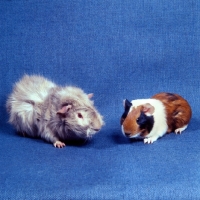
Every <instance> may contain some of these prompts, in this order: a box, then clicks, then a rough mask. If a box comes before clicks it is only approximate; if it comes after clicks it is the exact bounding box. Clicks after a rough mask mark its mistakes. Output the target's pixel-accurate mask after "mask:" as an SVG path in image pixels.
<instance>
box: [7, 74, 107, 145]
mask: <svg viewBox="0 0 200 200" xmlns="http://www.w3.org/2000/svg"><path fill="white" fill-rule="evenodd" d="M92 96H93V94H85V93H84V92H83V90H81V89H80V88H77V87H72V86H65V87H61V86H57V85H56V84H54V83H53V82H51V81H49V80H47V79H45V78H43V77H41V76H28V75H25V76H24V77H23V78H22V79H21V80H20V81H19V82H17V83H16V84H15V86H14V88H13V92H12V94H11V95H10V96H9V98H8V101H7V105H6V106H7V110H8V112H9V114H10V119H9V122H10V123H11V124H13V125H14V127H15V128H16V130H17V131H18V132H19V133H20V134H21V135H23V136H29V137H40V138H42V139H44V140H46V141H47V142H50V143H53V145H54V146H55V147H58V148H61V147H64V146H65V141H69V140H80V139H81V140H87V139H89V138H91V137H92V136H93V135H94V134H95V133H96V132H98V131H99V130H100V129H101V127H102V125H103V123H104V122H103V120H102V116H101V115H100V114H99V112H98V111H97V109H96V108H95V107H94V105H93V101H91V98H92Z"/></svg>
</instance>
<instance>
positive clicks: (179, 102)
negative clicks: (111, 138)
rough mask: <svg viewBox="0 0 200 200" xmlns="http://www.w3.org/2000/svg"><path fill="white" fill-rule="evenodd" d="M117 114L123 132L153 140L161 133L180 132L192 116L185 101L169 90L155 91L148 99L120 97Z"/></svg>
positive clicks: (145, 139)
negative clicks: (120, 112)
mask: <svg viewBox="0 0 200 200" xmlns="http://www.w3.org/2000/svg"><path fill="white" fill-rule="evenodd" d="M124 109H125V111H124V113H123V115H122V117H121V127H122V132H123V134H124V135H125V136H126V137H128V138H139V137H140V138H141V137H142V138H144V143H148V144H150V143H153V142H155V141H156V140H157V139H158V138H159V137H162V136H163V135H164V134H165V133H171V132H175V133H176V134H177V133H181V132H182V131H184V130H185V129H186V128H187V126H188V123H189V121H190V119H191V116H192V110H191V107H190V105H189V103H188V102H187V101H186V100H185V99H184V98H182V97H181V96H179V95H178V94H172V93H159V94H156V95H154V96H153V97H152V98H150V99H137V100H133V101H131V102H129V101H128V100H127V99H126V100H124Z"/></svg>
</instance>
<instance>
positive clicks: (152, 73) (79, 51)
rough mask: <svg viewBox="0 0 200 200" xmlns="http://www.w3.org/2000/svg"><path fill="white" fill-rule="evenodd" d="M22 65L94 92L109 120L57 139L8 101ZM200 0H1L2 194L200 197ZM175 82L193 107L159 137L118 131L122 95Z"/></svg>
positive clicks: (173, 88) (172, 86)
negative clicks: (15, 112)
mask: <svg viewBox="0 0 200 200" xmlns="http://www.w3.org/2000/svg"><path fill="white" fill-rule="evenodd" d="M24 74H40V75H43V76H45V77H46V78H49V79H51V80H52V81H54V82H55V83H57V84H60V85H75V86H78V87H81V88H82V89H83V90H84V91H85V92H87V93H90V92H93V93H94V102H95V105H96V107H97V108H98V110H99V112H100V113H101V114H102V115H103V116H104V120H105V123H106V124H105V126H104V127H103V128H102V130H101V131H100V132H99V133H98V134H97V135H96V136H95V137H94V138H93V139H92V140H91V141H90V142H88V143H86V144H84V145H68V146H66V147H65V148H63V149H57V148H54V147H53V145H52V144H48V143H46V142H44V141H42V140H39V139H30V138H24V137H20V136H19V135H17V134H16V132H15V130H14V129H13V127H12V126H11V125H9V124H8V123H7V121H8V114H7V113H6V109H5V102H6V99H7V97H8V95H9V94H10V92H11V91H12V85H13V84H14V83H15V82H16V81H17V80H19V79H20V78H21V77H22V76H23V75H24ZM199 77H200V1H195V0H187V1H181V0H171V1H163V0H151V1H149V0H148V1H147V0H142V1H141V0H135V1H132V0H116V1H110V0H91V1H83V0H51V1H45V0H39V1H31V0H28V1H22V0H2V1H0V113H1V115H0V141H1V142H0V199H20V200H21V199H114V200H116V199H167V200H169V199H176V200H177V199H187V200H189V199H200V123H199V119H200V118H199V116H200V89H199V85H200V84H199ZM162 91H166V92H174V93H178V94H180V95H182V96H183V97H184V98H186V99H187V100H188V102H189V103H190V104H191V107H192V110H193V116H192V119H191V122H190V124H189V126H188V128H187V129H186V130H185V131H184V132H183V133H182V134H181V135H175V134H174V133H172V134H168V135H166V136H164V137H163V138H161V139H159V140H158V141H156V142H155V143H154V144H151V145H147V144H143V141H130V140H128V139H127V138H125V137H124V136H123V135H122V133H121V127H120V123H119V121H120V117H121V115H122V113H123V104H122V101H123V99H125V98H128V99H129V100H132V99H138V98H149V97H151V96H152V95H154V94H155V93H158V92H162Z"/></svg>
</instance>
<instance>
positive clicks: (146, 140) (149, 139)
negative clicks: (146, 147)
mask: <svg viewBox="0 0 200 200" xmlns="http://www.w3.org/2000/svg"><path fill="white" fill-rule="evenodd" d="M157 139H158V138H157V137H149V138H145V139H144V143H145V144H152V143H153V142H155V141H156V140H157Z"/></svg>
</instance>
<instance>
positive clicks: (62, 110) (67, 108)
mask: <svg viewBox="0 0 200 200" xmlns="http://www.w3.org/2000/svg"><path fill="white" fill-rule="evenodd" d="M71 108H72V105H66V106H63V107H62V108H61V109H60V110H58V112H57V114H58V115H61V116H64V115H65V114H66V113H67V112H68V111H69V110H70V109H71Z"/></svg>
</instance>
